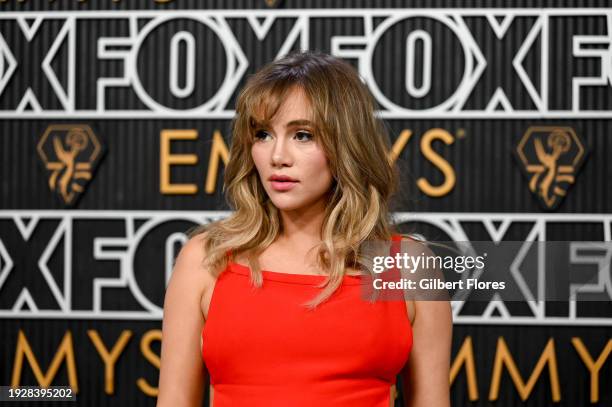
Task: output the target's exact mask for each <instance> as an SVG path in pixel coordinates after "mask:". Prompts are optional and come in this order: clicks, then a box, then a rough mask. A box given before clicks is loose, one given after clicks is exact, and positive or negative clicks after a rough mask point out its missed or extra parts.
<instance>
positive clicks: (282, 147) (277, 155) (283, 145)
mask: <svg viewBox="0 0 612 407" xmlns="http://www.w3.org/2000/svg"><path fill="white" fill-rule="evenodd" d="M289 150H290V149H289V145H288V143H287V141H286V140H285V139H284V138H283V137H278V138H276V140H275V141H274V146H273V147H272V157H271V158H272V166H274V167H279V166H287V165H291V163H292V157H291V151H289Z"/></svg>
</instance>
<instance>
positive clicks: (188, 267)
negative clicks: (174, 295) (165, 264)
mask: <svg viewBox="0 0 612 407" xmlns="http://www.w3.org/2000/svg"><path fill="white" fill-rule="evenodd" d="M205 239H206V234H205V233H200V234H198V235H196V236H193V237H192V238H191V239H189V240H188V241H187V242H186V243H185V244H184V245H183V247H182V248H181V251H180V252H179V254H178V256H177V257H176V261H175V263H174V269H173V272H172V278H171V283H172V282H173V281H174V282H175V283H178V284H180V285H181V286H184V287H185V288H186V289H189V288H190V287H191V288H192V289H197V290H199V291H200V294H201V293H202V292H203V291H204V290H206V288H207V287H208V286H209V285H210V284H211V283H212V281H213V280H214V278H213V276H212V275H211V273H210V272H209V270H207V269H206V268H205V267H204V259H205V256H206V253H205V250H204V243H205Z"/></svg>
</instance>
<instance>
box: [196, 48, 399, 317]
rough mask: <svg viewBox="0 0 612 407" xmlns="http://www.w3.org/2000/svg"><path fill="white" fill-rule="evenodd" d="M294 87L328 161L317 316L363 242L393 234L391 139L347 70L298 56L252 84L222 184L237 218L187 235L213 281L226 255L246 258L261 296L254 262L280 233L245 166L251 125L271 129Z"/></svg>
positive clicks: (235, 125) (244, 94) (240, 104)
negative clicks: (200, 246) (323, 274)
mask: <svg viewBox="0 0 612 407" xmlns="http://www.w3.org/2000/svg"><path fill="white" fill-rule="evenodd" d="M294 86H298V87H300V88H301V89H302V90H303V91H304V93H305V94H306V96H307V97H308V99H309V101H310V104H311V108H312V113H313V117H314V122H315V125H316V130H315V139H316V140H318V142H319V143H321V145H322V147H323V149H324V151H325V153H326V155H327V158H328V162H329V166H330V170H331V173H332V175H333V178H334V181H333V183H332V187H331V189H330V191H329V194H328V198H329V204H328V205H327V206H326V211H325V216H324V220H323V225H322V230H321V238H322V239H321V243H320V244H319V245H318V246H315V248H313V249H317V262H318V264H319V266H320V267H321V268H322V269H323V270H326V271H327V273H328V278H326V279H325V281H324V282H323V283H322V284H321V285H319V287H320V288H322V290H321V291H320V293H319V294H318V295H317V296H316V297H315V298H313V299H312V300H311V301H309V302H307V303H305V304H304V305H305V306H307V307H309V308H315V307H316V306H317V305H318V304H320V303H321V302H323V301H325V300H326V299H328V298H329V297H330V296H331V295H332V294H333V293H334V291H335V290H336V289H337V288H338V287H339V286H340V285H341V284H342V279H343V277H344V275H345V270H346V267H347V266H350V267H354V268H356V267H358V265H359V264H360V262H359V261H358V259H359V248H360V246H361V245H362V243H363V242H364V241H366V240H373V239H380V240H388V239H390V238H391V235H392V234H394V233H396V232H397V231H396V229H395V228H394V227H393V226H392V224H391V222H390V219H389V210H388V205H389V200H390V197H391V196H392V195H393V194H394V193H395V192H396V191H397V187H398V186H397V183H398V178H399V174H398V170H397V168H396V167H395V166H394V165H393V163H392V161H391V158H390V150H391V143H390V139H389V135H388V133H387V130H386V127H385V124H384V123H383V122H382V121H381V120H380V119H379V118H377V117H376V115H375V108H376V106H375V102H374V99H373V97H372V95H371V94H370V92H369V90H368V88H367V87H366V86H365V85H364V83H363V82H362V81H361V79H360V77H359V75H358V73H357V72H356V70H355V69H354V68H353V67H352V66H351V65H350V64H348V63H346V62H344V61H342V60H340V59H338V58H335V57H332V56H330V55H327V54H324V53H320V52H312V51H306V52H297V53H292V54H289V55H287V56H285V57H283V58H282V59H278V60H276V61H273V62H271V63H269V64H267V65H266V66H264V67H263V68H261V69H260V70H259V71H258V72H257V73H255V74H254V75H253V76H251V77H250V78H249V80H248V81H247V83H246V85H245V87H244V88H243V89H242V91H241V93H240V95H239V97H238V100H237V102H236V115H235V117H234V119H233V121H232V141H231V147H230V153H229V161H228V164H227V166H226V168H225V175H224V180H223V181H224V185H223V192H224V193H225V197H226V201H227V202H228V204H229V205H230V207H231V208H232V209H233V210H234V212H233V213H232V214H231V215H230V216H229V217H227V218H225V219H223V220H220V221H216V222H213V223H210V224H206V225H200V226H198V227H197V228H195V230H193V231H191V232H190V233H189V235H190V237H194V236H196V235H198V234H200V233H205V239H203V240H204V250H205V253H206V259H205V260H204V266H205V267H206V268H208V269H209V270H210V272H211V273H212V274H213V275H214V276H218V275H219V274H220V273H221V272H222V271H223V270H224V269H225V268H226V266H227V263H228V260H229V259H228V256H227V253H228V251H229V250H231V251H232V253H233V254H236V253H245V255H246V257H247V259H248V263H249V267H250V269H251V273H250V274H251V281H252V283H253V285H255V286H256V287H261V285H262V284H263V278H262V273H261V268H260V266H259V262H258V261H257V258H258V255H259V254H260V253H261V252H263V250H264V249H266V248H267V247H268V246H270V245H271V244H272V243H273V242H274V241H275V240H276V237H277V236H278V234H279V232H280V231H281V230H282V224H281V218H280V216H279V211H278V209H277V208H276V207H275V206H274V204H273V203H272V202H271V200H270V199H269V197H268V195H267V193H266V192H265V190H264V187H263V185H262V183H261V181H260V177H259V174H258V172H257V169H256V167H255V165H254V162H253V159H252V157H251V146H252V145H253V142H254V134H253V133H254V130H255V129H254V123H256V122H259V123H261V122H264V123H266V122H269V121H270V120H271V119H272V118H273V117H274V115H275V114H276V112H277V111H278V110H279V108H280V106H281V105H282V103H283V101H284V99H285V97H286V96H287V94H288V93H289V91H290V90H291V89H292V88H293V87H294ZM258 114H260V115H263V117H261V116H259V115H258Z"/></svg>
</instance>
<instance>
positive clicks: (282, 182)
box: [270, 175, 298, 191]
mask: <svg viewBox="0 0 612 407" xmlns="http://www.w3.org/2000/svg"><path fill="white" fill-rule="evenodd" d="M270 183H271V184H272V188H273V189H274V190H275V191H289V190H290V189H292V188H293V187H294V186H295V185H296V184H297V183H298V181H297V180H295V179H293V178H291V177H288V176H286V175H272V176H271V177H270Z"/></svg>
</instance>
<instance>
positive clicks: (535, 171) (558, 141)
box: [516, 126, 586, 209]
mask: <svg viewBox="0 0 612 407" xmlns="http://www.w3.org/2000/svg"><path fill="white" fill-rule="evenodd" d="M516 154H517V157H518V158H519V161H520V162H521V164H522V166H521V167H522V170H523V173H524V174H525V176H526V177H527V179H528V181H529V190H530V191H531V192H532V193H534V194H535V195H536V196H537V197H538V200H539V201H540V203H541V204H542V206H543V207H544V208H545V209H555V208H557V207H558V206H559V204H560V203H561V201H562V200H563V198H564V197H565V196H566V195H567V190H568V188H569V187H570V185H571V184H574V183H575V180H576V172H577V171H578V169H579V168H580V167H581V166H582V164H583V162H584V158H585V155H586V149H585V147H584V145H583V143H582V142H581V141H580V139H579V138H578V136H577V135H576V132H575V131H574V129H572V128H570V127H554V126H541V127H535V126H534V127H530V128H529V129H528V130H527V131H526V132H525V134H524V135H523V137H522V138H521V141H520V142H519V144H518V146H517V148H516Z"/></svg>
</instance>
